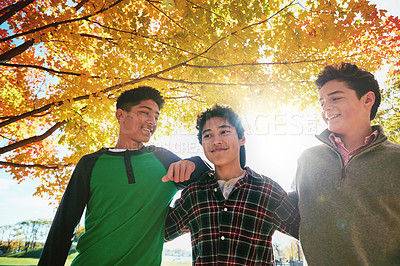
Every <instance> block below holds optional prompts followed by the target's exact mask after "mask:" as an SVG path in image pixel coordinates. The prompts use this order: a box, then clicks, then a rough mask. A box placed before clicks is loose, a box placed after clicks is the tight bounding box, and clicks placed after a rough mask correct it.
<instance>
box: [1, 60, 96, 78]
mask: <svg viewBox="0 0 400 266" xmlns="http://www.w3.org/2000/svg"><path fill="white" fill-rule="evenodd" d="M0 66H5V67H28V68H35V69H39V70H43V71H47V72H49V73H53V74H60V75H72V76H78V77H79V76H82V74H81V73H75V72H69V71H58V70H54V69H51V68H47V67H43V66H37V65H27V64H8V63H0ZM90 77H91V78H101V76H90Z"/></svg>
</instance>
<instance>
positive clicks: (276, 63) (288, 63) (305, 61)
mask: <svg viewBox="0 0 400 266" xmlns="http://www.w3.org/2000/svg"><path fill="white" fill-rule="evenodd" d="M316 62H325V59H315V60H301V61H294V62H260V63H237V64H230V65H220V66H218V65H213V66H210V65H208V66H200V65H192V64H184V66H186V67H192V68H205V69H215V68H229V67H242V66H262V65H285V66H287V65H297V64H303V63H316Z"/></svg>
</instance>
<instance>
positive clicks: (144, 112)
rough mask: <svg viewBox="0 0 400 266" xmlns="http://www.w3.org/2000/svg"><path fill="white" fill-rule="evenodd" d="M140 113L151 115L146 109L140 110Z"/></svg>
mask: <svg viewBox="0 0 400 266" xmlns="http://www.w3.org/2000/svg"><path fill="white" fill-rule="evenodd" d="M140 113H141V114H144V115H149V112H146V111H140Z"/></svg>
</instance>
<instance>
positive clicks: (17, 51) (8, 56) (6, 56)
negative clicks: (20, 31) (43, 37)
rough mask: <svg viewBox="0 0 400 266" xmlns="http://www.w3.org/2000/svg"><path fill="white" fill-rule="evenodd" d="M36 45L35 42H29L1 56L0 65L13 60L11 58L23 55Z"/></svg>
mask: <svg viewBox="0 0 400 266" xmlns="http://www.w3.org/2000/svg"><path fill="white" fill-rule="evenodd" d="M34 43H35V41H34V40H29V41H26V42H24V43H23V44H21V45H19V46H17V47H15V48H13V49H11V50H9V51H7V52H5V53H3V54H1V55H0V63H4V62H7V61H9V60H11V58H13V57H15V56H17V55H19V54H22V53H23V52H25V51H26V50H28V49H29V48H30V47H31V46H32V45H33V44H34Z"/></svg>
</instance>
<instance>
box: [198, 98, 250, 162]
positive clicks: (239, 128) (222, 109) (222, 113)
mask: <svg viewBox="0 0 400 266" xmlns="http://www.w3.org/2000/svg"><path fill="white" fill-rule="evenodd" d="M213 117H221V118H222V119H225V120H226V121H228V122H229V124H231V125H232V126H234V127H235V129H236V132H237V135H238V137H239V139H241V138H242V137H243V135H244V128H243V125H242V122H241V121H240V118H239V116H238V115H237V114H236V113H235V111H233V110H232V108H230V107H228V106H221V105H218V104H216V105H214V106H212V107H210V108H208V109H207V110H206V111H204V112H202V113H200V114H199V115H198V116H197V123H196V129H197V130H198V133H197V138H198V140H199V143H200V144H203V140H202V132H203V128H204V125H205V123H206V122H207V120H209V119H211V118H213ZM245 165H246V150H245V147H244V145H243V146H241V147H240V166H241V167H242V168H244V167H245Z"/></svg>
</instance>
